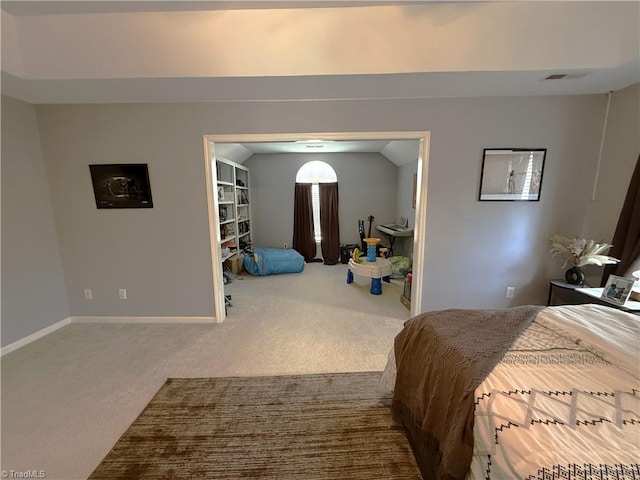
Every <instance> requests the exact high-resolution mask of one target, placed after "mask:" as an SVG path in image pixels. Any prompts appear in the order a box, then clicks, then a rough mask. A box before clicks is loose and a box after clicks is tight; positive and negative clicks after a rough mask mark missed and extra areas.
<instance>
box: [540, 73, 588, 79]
mask: <svg viewBox="0 0 640 480" xmlns="http://www.w3.org/2000/svg"><path fill="white" fill-rule="evenodd" d="M588 73H589V72H576V73H552V74H551V75H549V76H548V77H545V80H575V79H576V78H582V77H584V76H586V75H587V74H588Z"/></svg>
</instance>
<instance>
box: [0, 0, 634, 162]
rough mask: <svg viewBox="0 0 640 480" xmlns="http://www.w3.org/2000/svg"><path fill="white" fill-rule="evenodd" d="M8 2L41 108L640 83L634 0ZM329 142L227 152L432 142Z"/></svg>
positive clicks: (14, 64) (517, 91) (15, 78)
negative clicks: (75, 105) (88, 104)
mask: <svg viewBox="0 0 640 480" xmlns="http://www.w3.org/2000/svg"><path fill="white" fill-rule="evenodd" d="M0 6H1V9H2V12H1V13H2V29H1V33H2V56H1V62H2V79H1V80H2V82H1V86H2V93H3V94H6V95H9V96H12V97H14V98H18V99H21V100H24V101H26V102H30V103H34V104H47V103H127V102H136V103H138V102H164V103H166V102H245V101H291V100H294V101H296V100H303V101H314V100H342V99H350V100H351V99H356V100H357V99H394V98H409V99H412V98H434V97H478V96H523V95H584V94H603V93H606V92H609V91H615V90H619V89H621V88H624V87H627V86H629V85H632V84H634V83H637V82H638V81H640V2H638V1H634V0H632V1H619V2H615V1H613V2H610V1H584V2H583V1H567V2H564V1H518V2H506V1H497V2H486V1H475V0H466V1H464V0H460V1H450V2H446V1H428V0H425V1H420V0H407V1H384V0H372V1H366V0H362V1H357V0H355V1H348V0H344V1H340V0H335V1H321V0H315V1H308V0H300V1H276V0H267V1H265V0H261V1H255V0H254V1H248V0H234V1H171V0H168V1H155V0H150V1H2V3H1V4H0ZM553 75H557V76H559V77H561V78H560V79H556V80H551V79H547V78H548V77H549V76H553ZM323 145H324V146H323V147H322V148H320V147H319V144H316V145H311V144H306V145H304V144H295V143H294V142H285V143H279V144H258V143H255V144H242V145H239V144H226V145H218V146H217V147H216V148H217V151H218V152H222V151H223V150H225V149H226V150H225V156H227V158H230V159H232V160H233V159H234V157H235V159H236V161H239V162H242V161H244V160H245V159H246V158H248V157H249V156H250V155H252V154H254V153H267V152H276V151H277V152H291V151H298V150H301V151H305V152H309V151H316V152H320V151H322V152H330V151H360V152H365V151H377V152H380V153H382V154H383V155H385V156H387V158H389V159H390V160H391V161H393V162H394V163H396V164H397V165H400V164H402V163H405V162H407V161H409V160H413V159H415V158H417V143H416V142H413V143H412V142H408V143H407V142H404V143H403V142H399V141H395V140H393V139H390V140H388V141H385V142H362V141H358V142H331V143H325V144H323ZM414 151H415V154H414V153H413V152H414Z"/></svg>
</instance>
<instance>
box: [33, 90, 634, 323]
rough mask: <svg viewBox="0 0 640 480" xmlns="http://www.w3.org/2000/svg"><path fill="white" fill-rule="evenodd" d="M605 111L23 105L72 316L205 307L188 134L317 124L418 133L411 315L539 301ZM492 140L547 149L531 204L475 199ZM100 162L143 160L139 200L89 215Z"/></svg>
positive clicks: (584, 193)
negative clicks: (142, 200)
mask: <svg viewBox="0 0 640 480" xmlns="http://www.w3.org/2000/svg"><path fill="white" fill-rule="evenodd" d="M604 106H605V96H604V95H595V96H572V97H568V96H558V97H508V98H507V97H504V98H496V97H491V98H473V99H470V98H455V99H424V100H415V99H411V100H366V101H315V102H257V103H251V102H244V103H231V102H228V103H199V104H138V105H136V104H126V105H124V104H122V105H46V106H45V105H43V106H38V107H37V109H36V111H37V114H38V120H39V127H40V133H41V141H42V148H43V155H44V160H45V164H46V166H47V174H48V180H49V184H50V188H51V196H52V201H53V208H54V213H55V219H56V225H57V228H58V232H59V242H60V252H61V256H62V261H63V265H64V266H65V280H66V285H67V289H68V291H69V302H70V306H71V312H72V314H74V315H211V314H212V312H213V300H212V296H211V290H212V286H211V272H210V252H209V239H208V230H207V228H208V227H207V210H206V196H205V181H204V165H203V164H204V160H203V157H204V155H203V147H202V145H203V142H202V135H203V134H239V133H257V134H260V133H292V132H323V131H346V132H352V131H394V130H396V131H420V130H429V131H431V152H430V166H429V187H428V188H429V192H428V212H427V233H426V246H425V248H426V256H425V271H424V272H423V274H424V278H425V281H424V286H425V291H424V296H423V298H424V304H423V305H422V308H423V309H436V308H445V307H456V306H457V307H481V308H484V307H495V308H499V307H503V306H507V305H510V304H522V303H542V302H544V301H545V299H546V292H547V285H548V279H549V278H557V277H558V276H559V275H560V274H561V270H560V265H559V264H558V263H557V262H555V261H553V260H552V259H550V257H549V254H548V239H549V236H550V235H551V234H552V233H555V232H560V231H570V230H578V231H579V229H580V228H581V226H582V222H583V218H584V215H585V210H586V204H587V201H588V198H589V195H590V189H591V180H592V178H593V174H594V168H595V161H596V157H597V151H598V141H599V136H600V127H601V122H602V117H603V113H604ZM492 147H524V148H532V147H544V148H547V149H548V153H547V162H546V166H545V172H544V180H543V183H542V190H541V200H540V202H517V203H514V202H478V201H477V200H476V198H477V194H478V192H477V189H478V183H479V175H480V167H481V161H482V149H483V148H492ZM113 162H146V163H148V164H149V174H150V177H151V187H152V191H153V199H154V208H153V209H149V210H111V211H107V210H96V208H95V203H94V199H93V193H92V190H91V183H90V178H89V168H88V164H90V163H113ZM612 168H613V166H612ZM394 181H395V180H394ZM613 188H623V189H624V188H625V186H618V187H613ZM606 194H607V193H606V191H605V192H603V195H606ZM507 286H515V287H516V297H515V298H514V299H513V301H512V302H509V301H507V300H506V299H505V298H504V294H505V289H506V287H507ZM85 287H92V288H94V290H95V292H96V295H97V299H96V300H95V301H93V302H86V301H84V300H83V299H82V288H85ZM118 288H128V289H129V294H130V299H129V300H127V301H126V302H121V301H119V300H117V289H118Z"/></svg>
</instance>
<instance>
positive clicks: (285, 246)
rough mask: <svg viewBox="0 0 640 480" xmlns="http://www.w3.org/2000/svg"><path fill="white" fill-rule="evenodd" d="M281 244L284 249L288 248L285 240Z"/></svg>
mask: <svg viewBox="0 0 640 480" xmlns="http://www.w3.org/2000/svg"><path fill="white" fill-rule="evenodd" d="M282 246H283V247H284V249H285V250H286V249H287V248H289V244H288V243H287V242H284V243H283V244H282Z"/></svg>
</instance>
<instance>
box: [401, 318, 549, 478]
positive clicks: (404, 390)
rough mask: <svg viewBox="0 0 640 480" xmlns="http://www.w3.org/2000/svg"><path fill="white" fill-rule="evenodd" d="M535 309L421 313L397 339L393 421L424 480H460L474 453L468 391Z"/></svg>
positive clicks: (512, 339)
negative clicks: (401, 428) (398, 424)
mask: <svg viewBox="0 0 640 480" xmlns="http://www.w3.org/2000/svg"><path fill="white" fill-rule="evenodd" d="M542 308H543V307H539V306H523V307H515V308H510V309H505V310H461V309H452V310H441V311H436V312H427V313H423V314H420V315H418V316H415V317H413V318H411V319H410V320H408V321H407V322H406V323H405V326H404V328H403V330H402V331H401V332H400V333H399V334H398V335H397V336H396V338H395V343H394V349H395V356H396V366H397V377H396V384H395V389H394V394H393V407H392V410H393V415H394V418H395V419H396V420H397V421H399V422H401V423H402V424H403V425H404V427H405V429H406V431H407V437H408V438H409V441H410V443H411V446H412V448H413V450H414V454H415V456H416V460H417V461H418V465H419V466H420V469H421V471H422V475H423V477H424V478H425V479H428V480H436V479H437V480H453V479H464V477H465V475H466V473H467V471H468V470H469V465H470V463H471V457H472V455H473V422H474V418H473V410H474V395H473V393H474V391H475V389H476V387H477V386H478V385H480V383H481V382H482V381H483V380H484V379H485V377H486V376H487V375H488V374H489V373H490V372H491V370H492V369H493V367H495V365H496V364H497V363H498V362H499V361H500V359H501V358H502V357H503V355H504V354H505V353H506V351H507V350H508V349H509V347H510V346H511V344H512V343H513V342H514V341H515V339H516V338H517V337H518V335H520V333H522V332H523V331H524V330H525V329H526V328H527V327H528V326H529V325H530V324H531V322H532V321H533V319H534V318H535V317H536V315H537V314H538V312H539V311H540V310H541V309H542Z"/></svg>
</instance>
